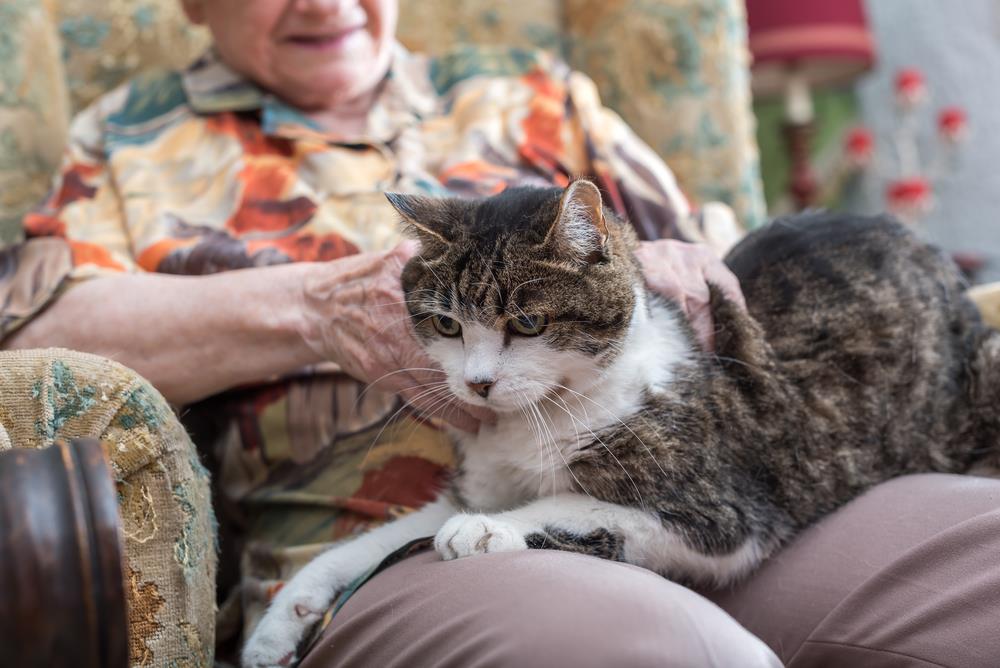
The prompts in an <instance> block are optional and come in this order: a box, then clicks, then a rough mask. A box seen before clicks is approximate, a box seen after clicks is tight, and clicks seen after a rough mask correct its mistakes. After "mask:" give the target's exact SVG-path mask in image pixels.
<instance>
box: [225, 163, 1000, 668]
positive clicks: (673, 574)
mask: <svg viewBox="0 0 1000 668" xmlns="http://www.w3.org/2000/svg"><path fill="white" fill-rule="evenodd" d="M389 199H390V201H391V202H392V204H393V205H394V206H395V208H396V209H397V210H398V211H399V213H400V214H401V215H402V216H403V218H404V219H405V221H406V223H407V224H408V225H409V226H410V228H411V229H412V230H413V231H414V233H415V234H416V235H417V236H418V237H419V238H420V240H421V242H422V245H421V252H420V254H419V255H418V256H416V257H415V258H413V260H411V261H410V262H409V263H408V264H407V265H406V267H405V268H404V271H403V276H402V280H403V287H404V290H405V294H406V303H407V307H408V309H409V312H410V315H411V316H412V321H413V326H414V329H415V331H416V334H417V337H418V339H419V340H420V341H421V342H422V344H423V345H424V346H425V348H426V350H427V352H428V353H429V355H430V356H431V357H432V358H434V359H435V360H436V361H437V362H438V363H439V364H440V366H441V368H442V369H444V372H445V374H446V377H447V381H448V383H449V385H450V389H451V391H452V392H453V393H454V394H455V396H457V397H459V398H461V399H462V400H464V401H466V402H468V403H472V404H477V405H480V406H484V407H488V408H490V409H492V410H494V411H495V412H496V413H497V414H498V415H499V421H498V422H497V424H496V425H495V426H490V425H485V426H483V427H482V429H481V430H480V431H479V433H478V434H477V435H468V434H456V436H455V443H456V450H457V453H458V456H459V459H458V461H459V465H458V467H457V470H456V471H455V474H454V477H453V479H452V483H451V486H450V489H448V490H446V491H444V492H442V493H441V495H440V497H439V498H438V499H437V500H436V501H435V502H433V503H431V504H429V505H427V506H426V507H424V508H423V509H422V510H420V511H418V512H416V513H413V514H411V515H408V516H406V517H404V518H402V519H400V520H397V521H395V522H393V523H392V524H389V525H387V526H383V527H380V528H378V529H375V530H373V531H370V532H369V533H367V534H365V535H362V536H361V537H359V538H357V539H354V540H352V541H350V542H347V543H346V544H342V545H339V546H336V547H334V548H333V549H331V550H329V551H328V552H326V553H324V554H323V555H321V556H320V557H318V558H317V559H316V560H315V561H313V562H312V563H310V564H309V565H308V566H307V567H306V568H305V569H304V570H303V571H302V572H301V573H299V574H298V575H297V576H296V577H295V578H294V579H293V580H292V581H291V582H290V583H289V584H288V585H287V586H286V587H285V588H284V589H283V590H282V591H281V592H280V593H279V595H278V596H277V597H276V598H275V600H274V602H273V604H272V605H271V608H270V609H269V611H268V612H267V614H266V616H265V617H264V619H263V621H262V622H261V624H260V625H259V627H258V628H257V630H256V632H255V633H254V635H253V636H252V638H251V639H250V642H249V644H248V647H247V649H246V651H245V654H244V659H245V661H246V663H247V664H248V665H253V666H259V665H273V664H277V663H279V661H281V660H282V659H287V658H288V657H289V656H290V655H292V654H293V653H294V651H295V650H296V646H297V644H298V643H299V641H300V639H301V638H302V637H303V635H304V633H305V632H306V631H307V630H308V628H309V627H310V626H312V625H313V624H314V623H315V622H316V621H317V620H318V619H319V618H320V616H321V614H322V613H323V611H324V610H325V609H326V607H327V605H328V604H329V603H330V601H331V599H332V598H333V596H334V595H335V593H336V592H338V591H339V590H341V589H342V588H343V587H345V586H346V585H347V584H348V583H350V582H351V581H352V580H354V579H355V578H357V577H358V576H359V575H360V574H362V573H364V572H366V571H367V570H368V569H369V568H371V567H372V566H373V565H375V564H377V563H378V562H379V561H380V560H381V559H383V558H384V557H386V555H388V554H389V553H391V552H392V551H393V550H395V549H396V548H398V547H400V546H402V545H404V544H405V543H407V542H408V541H410V540H412V539H415V538H418V537H422V536H429V535H436V538H435V541H434V545H435V548H436V550H437V551H438V552H439V553H440V555H441V557H442V558H444V559H456V558H461V557H467V556H471V555H475V554H480V553H486V552H498V551H505V550H524V549H531V548H555V549H560V550H570V551H574V552H580V553H584V554H590V555H595V556H599V557H603V558H606V559H615V560H619V561H625V562H629V563H632V564H636V565H639V566H643V567H645V568H649V569H651V570H654V571H656V572H658V573H661V574H663V575H664V576H667V577H669V578H672V579H675V580H679V581H682V582H689V583H709V584H713V583H714V584H724V583H727V582H731V581H733V580H735V579H737V578H740V577H742V576H744V575H746V574H747V573H749V572H750V571H751V570H753V569H754V567H756V566H757V565H758V564H760V562H761V560H762V559H765V558H766V557H767V556H768V555H770V554H773V553H774V552H775V550H777V549H778V548H779V547H780V546H781V545H782V544H783V543H786V542H787V541H788V540H789V539H790V538H792V537H793V536H794V535H795V534H796V533H797V532H798V531H800V530H801V529H802V528H803V527H805V526H806V525H808V524H809V523H811V522H814V521H815V520H817V519H818V518H819V517H821V516H822V515H824V514H825V513H828V512H830V511H831V510H833V509H835V508H836V507H837V506H839V505H841V504H843V503H844V502H846V501H848V500H849V499H851V498H852V497H854V496H856V495H858V494H859V493H861V492H862V491H864V490H865V489H867V488H868V487H871V486H872V485H874V484H876V483H878V482H880V481H883V480H886V479H888V478H891V477H893V476H898V475H901V474H904V473H914V472H918V471H946V472H961V471H965V470H967V469H968V468H969V467H970V465H972V464H973V463H974V462H975V461H976V460H977V459H981V458H983V457H985V456H987V455H991V456H992V455H993V453H994V451H995V450H996V446H998V445H1000V417H998V415H1000V412H998V410H997V406H998V405H1000V333H997V332H995V331H992V330H989V329H987V328H986V327H985V326H984V325H983V324H981V322H980V319H979V317H978V314H977V313H976V310H975V308H974V307H973V305H972V304H971V303H970V302H969V301H968V300H967V299H966V298H965V297H964V296H963V294H962V284H961V281H960V279H959V276H958V275H957V273H956V271H955V269H954V268H953V266H952V265H951V263H950V262H949V261H947V260H946V259H945V258H944V257H943V256H942V255H941V254H940V253H939V252H938V251H936V250H934V249H932V248H930V247H928V246H926V245H924V244H923V243H921V242H920V241H918V240H917V239H916V238H915V237H914V236H913V235H912V234H911V233H910V232H908V231H907V230H905V229H904V228H903V227H901V226H900V225H898V224H897V223H895V222H892V221H890V220H887V219H885V218H854V217H847V216H841V215H834V214H811V215H805V216H801V217H797V218H793V219H787V220H781V221H777V222H774V223H772V224H771V225H770V226H768V227H766V228H764V229H762V230H759V231H757V232H755V233H752V234H750V235H749V236H748V237H747V238H746V239H745V240H744V241H743V242H742V243H741V244H739V245H738V246H737V247H736V248H735V249H734V250H733V251H732V252H731V253H730V254H729V256H728V258H727V263H728V265H729V266H730V268H731V269H732V270H733V271H734V272H735V273H736V275H737V277H738V278H739V279H740V283H741V285H742V288H743V291H744V293H745V295H746V301H747V304H748V308H749V312H746V311H744V310H742V309H741V308H739V307H737V306H735V305H734V304H733V303H731V302H730V301H728V300H727V299H726V298H725V297H724V296H723V295H722V294H721V292H720V291H719V290H717V289H715V288H714V287H713V288H712V289H711V308H712V313H713V317H714V320H715V324H716V328H717V331H716V334H715V351H714V354H704V353H702V352H701V351H700V350H699V349H698V347H697V346H696V344H695V342H694V340H693V337H692V333H691V330H690V328H689V327H688V325H687V323H686V322H685V319H684V317H683V315H682V314H681V312H680V311H679V309H678V307H677V305H675V304H673V303H671V302H669V301H667V300H665V299H663V298H661V297H658V296H656V295H653V294H651V293H649V292H647V290H646V289H645V288H644V286H643V281H642V276H641V274H640V270H639V266H638V264H637V261H636V259H635V257H634V256H633V251H634V249H635V247H636V239H635V236H634V234H633V232H632V231H631V227H630V226H629V225H628V224H626V223H624V222H622V221H620V220H618V219H617V218H615V216H614V215H613V214H612V213H611V212H610V211H607V210H605V209H604V208H603V206H602V201H601V194H600V192H599V190H598V189H597V187H596V186H594V185H593V184H592V183H590V182H588V181H585V180H579V181H576V182H574V183H572V184H571V185H570V186H569V187H568V188H566V189H565V190H561V189H557V188H554V189H543V188H514V189H509V190H507V191H505V192H503V193H501V194H499V195H496V196H494V197H490V198H488V199H484V200H480V201H463V200H457V199H431V198H425V197H418V196H409V195H397V194H391V195H389Z"/></svg>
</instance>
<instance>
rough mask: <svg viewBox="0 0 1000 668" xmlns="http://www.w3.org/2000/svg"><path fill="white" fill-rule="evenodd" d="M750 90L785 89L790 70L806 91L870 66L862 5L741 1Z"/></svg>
mask: <svg viewBox="0 0 1000 668" xmlns="http://www.w3.org/2000/svg"><path fill="white" fill-rule="evenodd" d="M746 4H747V21H748V23H749V25H750V51H751V53H752V54H753V58H754V65H753V89H754V93H755V94H757V95H772V94H775V93H780V92H782V90H783V89H784V86H785V81H786V73H787V71H788V70H789V68H792V67H794V69H795V70H796V71H797V72H799V73H801V74H802V75H803V76H804V77H805V78H806V80H807V81H808V83H809V84H810V85H811V86H825V85H830V84H835V83H843V82H846V81H850V80H851V79H852V78H854V77H855V76H857V75H858V74H860V73H861V72H863V71H864V70H866V69H868V68H869V67H871V65H872V62H873V61H874V58H875V48H874V44H873V42H872V37H871V33H869V32H868V22H867V20H866V18H865V12H864V7H863V6H862V1H861V0H746Z"/></svg>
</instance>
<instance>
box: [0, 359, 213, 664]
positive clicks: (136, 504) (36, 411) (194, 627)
mask: <svg viewBox="0 0 1000 668" xmlns="http://www.w3.org/2000/svg"><path fill="white" fill-rule="evenodd" d="M0 397H2V401H0V450H6V449H10V448H44V447H48V446H50V445H52V443H53V442H54V441H55V440H57V439H71V438H78V437H93V438H99V439H101V440H102V441H103V442H104V443H105V444H107V446H108V457H109V459H110V461H111V468H112V474H113V476H114V479H115V482H116V485H117V488H118V498H119V507H120V509H121V524H122V529H123V534H124V535H123V542H124V554H125V563H124V573H125V578H126V581H125V592H126V597H127V600H128V613H127V614H128V622H129V656H130V660H131V661H130V662H131V665H132V666H176V667H177V668H203V667H204V666H210V665H211V664H212V656H213V653H214V649H215V570H216V548H215V526H214V516H213V513H212V506H211V503H210V495H209V483H208V476H207V473H206V471H205V469H204V468H203V467H202V465H201V464H200V463H199V461H198V456H197V453H196V452H195V449H194V445H193V444H192V443H191V439H190V438H188V436H187V434H186V433H185V431H184V428H183V427H181V425H180V423H179V422H178V421H177V418H176V417H174V414H173V413H172V412H171V410H170V407H169V406H167V404H166V402H165V401H164V400H163V397H161V396H160V394H159V393H158V392H157V391H156V390H154V389H153V388H152V387H151V386H150V385H149V383H147V382H146V381H145V380H143V379H142V378H140V377H139V376H137V375H136V374H135V373H133V372H132V371H129V370H128V369H126V368H124V367H123V366H121V365H120V364H115V363H114V362H109V361H107V360H105V359H101V358H99V357H95V356H93V355H83V354H81V353H74V352H70V351H68V350H31V351H25V352H0Z"/></svg>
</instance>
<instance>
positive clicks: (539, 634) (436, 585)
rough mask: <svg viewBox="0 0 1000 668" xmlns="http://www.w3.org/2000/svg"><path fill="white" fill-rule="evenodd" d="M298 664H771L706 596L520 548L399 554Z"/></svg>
mask: <svg viewBox="0 0 1000 668" xmlns="http://www.w3.org/2000/svg"><path fill="white" fill-rule="evenodd" d="M300 666H301V668H333V667H334V666H337V667H338V668H367V667H369V666H380V667H382V668H409V667H410V666H435V667H437V668H514V667H515V666H516V667H517V668H548V667H550V666H572V667H573V668H607V667H609V666H614V667H615V668H654V667H657V668H658V667H661V666H671V667H676V668H734V667H736V666H739V668H764V667H765V666H766V667H768V668H776V667H778V666H781V663H780V662H779V661H778V659H777V657H776V656H775V655H774V654H773V653H772V652H771V650H770V649H768V647H767V646H766V645H764V643H762V642H761V641H760V640H758V639H757V638H755V637H754V636H752V635H751V634H750V633H749V632H747V631H746V629H744V628H742V627H741V626H740V625H739V624H737V623H736V622H735V621H734V620H733V619H732V618H731V617H730V616H729V615H727V614H726V613H725V612H723V611H722V610H720V609H719V608H718V607H716V606H715V605H714V604H712V603H710V602H709V601H708V600H706V599H705V598H703V597H702V596H699V595H698V594H696V593H694V592H693V591H691V590H690V589H686V588H684V587H682V586H680V585H678V584H675V583H673V582H670V581H669V580H666V579H664V578H661V577H660V576H658V575H656V574H654V573H652V572H650V571H647V570H645V569H642V568H638V567H636V566H632V565H629V564H622V563H618V562H613V561H605V560H602V559H596V558H594V557H589V556H583V555H579V554H572V553H569V552H554V551H549V550H530V551H527V552H501V553H495V554H484V555H479V556H475V557H470V558H468V559H459V560H457V561H449V562H443V561H441V560H440V559H439V558H438V557H437V555H436V554H433V553H430V552H428V553H424V554H420V555H417V556H414V557H410V558H409V559H406V560H404V561H402V562H400V563H399V564H396V565H395V566H392V567H391V568H389V569H387V570H386V571H385V572H383V573H381V574H379V575H378V576H376V577H375V578H374V579H372V580H371V581H370V582H368V583H367V584H365V585H364V586H363V587H362V588H361V589H359V590H358V592H357V593H356V594H355V595H354V596H353V597H351V599H350V600H349V601H348V602H347V604H346V605H344V607H343V608H342V609H341V610H340V611H339V612H338V613H337V615H336V617H334V620H333V623H332V624H331V625H330V626H329V627H328V628H327V630H326V632H325V633H324V634H323V635H322V636H321V637H320V639H319V640H318V641H317V643H316V644H315V645H314V647H313V648H312V650H311V651H310V652H309V653H308V654H307V655H306V657H305V659H304V660H303V662H302V663H301V664H300Z"/></svg>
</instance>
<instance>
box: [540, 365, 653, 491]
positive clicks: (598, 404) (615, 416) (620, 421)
mask: <svg viewBox="0 0 1000 668" xmlns="http://www.w3.org/2000/svg"><path fill="white" fill-rule="evenodd" d="M553 384H554V385H555V386H557V387H561V388H563V389H564V390H566V391H568V392H572V393H573V394H574V395H576V396H578V397H580V398H582V399H586V400H587V401H589V402H590V403H592V404H594V405H595V406H597V407H598V408H600V409H601V410H603V411H604V412H606V413H607V414H608V415H610V416H611V417H612V418H614V419H615V420H616V421H617V422H618V423H619V424H620V425H621V426H623V427H625V429H626V430H627V431H628V433H630V434H632V436H633V437H634V438H635V440H637V441H639V444H640V445H641V446H642V447H643V449H644V450H645V451H646V454H648V455H649V458H650V459H651V460H653V463H654V464H656V468H658V469H659V470H660V473H662V474H663V477H664V478H665V479H667V478H669V476H668V475H667V472H666V471H664V470H663V467H662V466H661V465H660V460H658V459H657V458H656V457H655V456H654V455H653V451H652V450H650V449H649V446H648V445H646V443H645V441H643V440H642V439H641V438H639V435H638V434H637V433H635V431H633V429H632V427H630V426H628V425H627V424H625V422H624V421H623V420H622V419H621V418H620V417H618V416H617V415H615V413H614V411H612V410H610V409H609V408H607V407H606V406H604V405H603V404H601V403H600V402H599V401H594V400H593V399H591V398H590V397H588V396H587V395H585V394H582V393H580V392H577V391H576V390H574V389H572V388H570V387H566V386H565V385H560V384H559V383H553ZM604 447H605V448H607V446H604ZM608 452H611V450H610V449H608ZM612 456H614V455H613V454H612ZM623 468H624V467H623Z"/></svg>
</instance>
